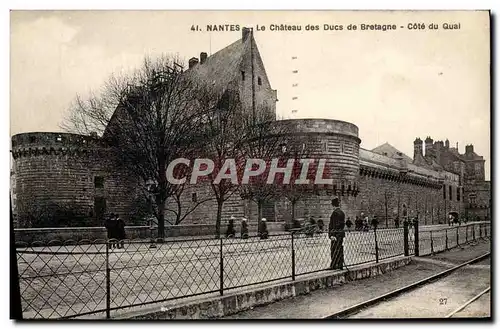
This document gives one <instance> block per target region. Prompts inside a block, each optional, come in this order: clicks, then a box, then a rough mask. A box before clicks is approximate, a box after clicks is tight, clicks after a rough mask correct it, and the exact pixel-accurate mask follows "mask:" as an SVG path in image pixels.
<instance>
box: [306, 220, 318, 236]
mask: <svg viewBox="0 0 500 329" xmlns="http://www.w3.org/2000/svg"><path fill="white" fill-rule="evenodd" d="M314 231H316V221H315V220H314V217H313V216H311V218H309V223H308V224H307V226H306V234H307V236H308V237H310V238H312V237H313V236H314Z"/></svg>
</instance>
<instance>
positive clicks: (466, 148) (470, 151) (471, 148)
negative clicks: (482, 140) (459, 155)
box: [465, 144, 474, 154]
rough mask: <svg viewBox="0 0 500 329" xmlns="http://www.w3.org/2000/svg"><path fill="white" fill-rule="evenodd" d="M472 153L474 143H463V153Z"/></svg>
mask: <svg viewBox="0 0 500 329" xmlns="http://www.w3.org/2000/svg"><path fill="white" fill-rule="evenodd" d="M470 153H474V145H472V144H470V145H465V154H470Z"/></svg>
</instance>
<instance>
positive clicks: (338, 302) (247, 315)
mask: <svg viewBox="0 0 500 329" xmlns="http://www.w3.org/2000/svg"><path fill="white" fill-rule="evenodd" d="M489 250H490V242H485V241H482V242H475V243H471V244H469V245H466V246H464V247H462V248H456V249H453V250H450V251H448V252H443V253H441V254H438V255H434V256H428V257H421V258H414V260H413V262H412V263H411V264H409V265H407V266H405V267H402V268H400V269H397V270H395V271H392V272H389V273H386V274H384V275H381V276H376V277H373V278H368V279H364V280H360V281H354V282H350V283H348V284H345V285H342V286H340V287H337V288H335V289H327V290H318V291H315V292H313V293H311V294H309V295H305V296H298V297H294V298H290V299H287V300H283V301H280V302H277V303H274V304H270V305H266V306H262V307H257V308H255V309H253V310H250V311H245V312H241V313H238V314H234V315H232V316H228V317H224V319H318V318H323V317H325V316H328V315H330V314H333V313H335V312H338V311H340V310H342V309H344V308H347V307H349V306H352V305H355V304H358V303H360V302H363V301H366V300H368V299H370V298H374V297H377V296H379V295H381V294H384V293H387V292H390V291H392V290H395V289H397V288H401V287H404V286H406V285H408V284H411V283H413V282H417V281H419V280H422V279H424V278H426V277H429V276H430V275H433V274H436V273H439V272H441V271H443V270H445V269H447V268H450V267H453V266H454V265H457V264H460V263H462V262H464V261H466V260H470V259H473V258H476V257H478V256H480V255H483V254H484V253H486V252H488V251H489ZM332 301H334V303H333V302H332Z"/></svg>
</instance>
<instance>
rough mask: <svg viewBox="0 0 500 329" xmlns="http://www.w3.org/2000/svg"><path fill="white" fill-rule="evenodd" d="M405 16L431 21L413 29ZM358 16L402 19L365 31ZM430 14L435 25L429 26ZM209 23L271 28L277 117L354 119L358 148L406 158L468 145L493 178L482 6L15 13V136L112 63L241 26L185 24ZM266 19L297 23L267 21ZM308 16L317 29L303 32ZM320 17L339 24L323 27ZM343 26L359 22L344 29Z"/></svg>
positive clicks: (266, 43)
mask: <svg viewBox="0 0 500 329" xmlns="http://www.w3.org/2000/svg"><path fill="white" fill-rule="evenodd" d="M410 22H417V23H424V24H426V29H425V30H414V31H410V30H408V29H407V28H406V26H407V24H408V23H410ZM362 23H365V24H377V23H378V24H396V25H397V27H398V29H397V30H396V31H386V32H382V31H361V30H360V25H361V24H362ZM429 23H436V24H438V26H439V30H437V31H430V30H429V29H428V24H429ZM443 23H460V30H447V31H445V30H443V28H442V24H443ZM207 24H237V25H239V26H240V29H241V28H242V27H243V26H248V27H254V30H255V29H256V27H257V25H259V26H265V27H266V31H255V39H256V41H257V45H258V47H259V50H260V53H261V56H262V58H263V61H264V65H265V67H266V70H267V73H268V76H269V79H270V82H271V85H272V87H273V88H274V89H277V90H278V98H279V102H278V103H277V111H278V114H279V115H280V116H282V117H285V118H328V119H339V120H345V121H349V122H352V123H354V124H356V125H357V126H358V127H359V135H360V136H359V137H360V138H361V140H362V143H361V146H362V147H363V148H366V149H372V148H374V147H376V146H378V145H380V144H383V143H385V142H389V143H390V144H392V145H393V146H395V147H396V148H398V149H399V150H401V151H403V152H404V153H406V154H407V155H409V156H410V157H412V156H413V141H414V139H415V138H416V137H417V136H418V137H420V138H421V139H425V137H426V136H431V137H432V138H433V139H434V140H445V139H446V138H448V139H449V140H450V144H451V145H452V146H455V145H456V143H457V142H458V145H459V150H460V152H461V153H463V152H464V149H465V145H466V144H474V150H475V151H476V153H478V154H479V155H482V156H484V157H485V159H486V160H487V161H486V178H487V179H489V177H490V102H489V99H490V78H489V65H490V59H489V20H488V14H487V12H427V13H415V12H406V13H404V12H371V13H366V12H291V11H290V12H228V11H222V12H151V11H140V12H137V11H136V12H134V11H127V12H124V11H121V12H120V11H102V12H96V11H82V12H50V11H47V12H35V11H32V12H15V11H14V12H11V100H10V101H11V134H12V135H13V134H17V133H22V132H30V131H60V128H59V124H60V123H61V120H62V118H63V116H64V114H65V112H66V111H67V108H68V106H69V104H70V103H71V101H72V99H73V98H74V97H75V95H76V93H80V94H86V93H87V92H88V91H89V90H91V89H98V88H99V87H100V86H101V84H102V83H103V82H104V81H105V80H106V79H107V77H108V76H109V75H110V74H111V73H114V72H118V71H125V72H127V71H129V70H131V69H133V68H134V67H137V66H138V65H139V64H140V62H141V60H142V59H143V58H144V56H145V55H147V54H149V55H153V56H155V55H158V54H161V53H172V54H177V55H179V56H180V57H181V58H184V59H185V60H186V61H187V59H189V58H190V57H193V56H196V57H199V53H200V52H202V51H206V52H208V53H210V52H211V53H214V52H216V51H217V50H219V49H221V48H223V47H225V46H227V45H228V44H230V43H232V42H234V41H235V40H237V39H239V38H240V37H241V31H234V32H230V31H228V32H210V33H209V32H206V31H198V32H196V31H191V26H192V25H198V26H199V28H200V29H203V30H205V29H206V25H207ZM270 24H278V25H279V24H292V25H301V26H302V28H303V29H302V31H301V32H293V31H289V32H278V31H270ZM308 24H312V25H319V27H320V30H319V31H305V30H304V28H305V26H306V25H308ZM324 24H329V25H343V30H342V31H324V30H323V25H324ZM349 24H356V25H358V30H357V31H348V30H347V29H346V28H347V26H348V25H349ZM401 25H403V26H405V28H404V29H401V28H399V27H400V26H401ZM292 58H296V59H292ZM294 70H298V73H297V74H294V73H292V71H294ZM293 84H298V86H297V87H292V85H293ZM293 98H297V99H295V100H294V99H293ZM292 110H296V111H297V112H296V113H292Z"/></svg>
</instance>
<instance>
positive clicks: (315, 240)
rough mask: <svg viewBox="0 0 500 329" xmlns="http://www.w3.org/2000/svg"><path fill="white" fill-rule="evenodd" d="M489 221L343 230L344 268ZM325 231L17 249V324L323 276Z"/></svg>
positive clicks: (458, 239) (430, 244)
mask: <svg viewBox="0 0 500 329" xmlns="http://www.w3.org/2000/svg"><path fill="white" fill-rule="evenodd" d="M490 231H491V230H490V228H489V223H481V224H471V225H466V226H460V227H453V228H446V229H437V230H423V229H420V230H419V228H418V225H413V226H411V227H408V225H407V224H405V225H404V227H403V228H392V229H377V230H368V231H350V230H347V231H345V237H344V238H343V246H344V268H347V269H349V266H353V265H357V264H362V263H369V262H379V261H380V260H383V259H387V258H391V257H396V256H401V255H406V256H408V255H412V254H415V255H417V256H418V255H427V254H433V253H436V252H439V251H443V250H447V249H450V248H452V247H454V246H457V245H460V244H463V243H467V242H468V241H473V240H475V239H479V238H484V237H487V236H489V235H490V234H491V232H490ZM331 248H332V242H331V240H330V238H329V237H328V233H323V232H311V231H310V230H308V231H301V230H299V231H294V232H289V233H285V234H276V235H270V236H269V238H268V239H260V238H259V237H258V236H252V237H249V238H248V239H241V238H233V239H189V240H180V239H176V240H173V241H165V242H162V243H151V242H145V241H143V240H142V241H122V242H121V243H118V241H113V240H109V241H105V240H95V241H89V240H82V241H79V242H76V241H66V242H65V243H61V242H60V241H52V242H51V243H48V244H42V243H32V244H29V245H28V244H24V243H17V244H16V254H17V264H18V270H19V285H20V291H21V306H22V310H23V318H25V319H27V318H30V319H54V318H87V317H90V318H95V317H97V318H100V317H106V318H110V317H111V316H112V315H114V314H117V312H118V311H119V310H122V309H133V308H135V307H142V306H144V305H149V304H153V303H159V302H165V301H170V300H176V299H180V298H187V297H192V296H198V295H208V294H214V295H215V294H220V295H223V294H224V292H225V291H227V290H231V289H236V288H241V287H246V286H251V285H255V284H260V283H265V282H271V281H276V280H290V279H291V280H296V278H297V277H299V276H301V275H304V274H308V273H314V272H318V271H325V270H330V262H331Z"/></svg>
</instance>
